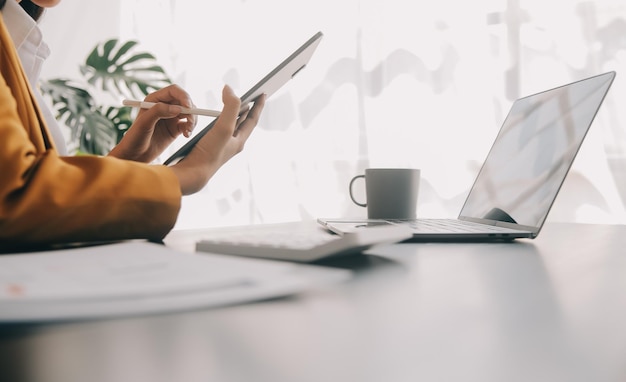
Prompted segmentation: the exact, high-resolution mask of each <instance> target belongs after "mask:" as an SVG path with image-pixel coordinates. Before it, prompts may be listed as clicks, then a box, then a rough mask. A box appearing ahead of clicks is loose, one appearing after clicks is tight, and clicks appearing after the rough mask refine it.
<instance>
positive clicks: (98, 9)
mask: <svg viewBox="0 0 626 382" xmlns="http://www.w3.org/2000/svg"><path fill="white" fill-rule="evenodd" d="M119 15H120V0H106V1H94V0H63V1H61V3H59V5H57V6H56V7H54V8H50V9H48V10H47V11H46V14H45V15H44V17H43V19H42V20H41V29H42V30H43V33H44V36H45V41H46V42H47V43H48V45H50V49H51V50H52V53H51V55H50V58H49V59H48V60H47V61H46V64H45V65H44V68H43V70H42V74H41V78H43V79H48V78H56V77H70V78H77V77H78V76H79V69H78V65H79V64H80V63H82V62H84V60H85V58H86V57H87V55H88V54H89V52H90V51H91V49H92V48H93V47H94V46H95V44H96V43H97V42H100V41H102V40H105V39H109V38H111V37H117V36H118V35H119V30H120V17H119ZM69 25H71V26H72V27H71V28H70V27H68V26H69Z"/></svg>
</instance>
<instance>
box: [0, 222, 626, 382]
mask: <svg viewBox="0 0 626 382" xmlns="http://www.w3.org/2000/svg"><path fill="white" fill-rule="evenodd" d="M199 234H201V233H200V232H195V233H194V232H174V233H172V234H171V235H170V236H169V237H168V238H166V244H167V245H171V246H173V247H176V248H179V249H185V250H191V248H192V246H191V243H193V241H194V240H195V238H196V237H197V235H199ZM324 265H327V266H336V267H346V268H351V269H353V270H355V277H354V279H353V280H351V281H349V282H347V283H344V284H341V285H338V286H333V287H332V288H328V289H320V290H312V291H310V292H307V293H304V294H301V295H298V296H293V297H289V298H281V299H275V300H270V301H263V302H257V303H251V304H244V305H238V306H230V307H224V308H219V309H213V310H199V311H192V312H182V313H178V314H170V315H156V316H150V317H136V318H125V319H118V320H107V321H101V322H97V321H92V322H77V323H64V324H56V325H43V326H22V327H5V328H1V329H0V380H1V381H12V382H17V381H29V382H40V381H41V382H43V381H45V382H57V381H58V382H74V381H80V382H86V381H89V382H99V381H107V382H108V381H115V382H124V381H133V382H138V381H150V382H154V381H177V382H178V381H180V382H183V381H184V382H194V381H220V382H227V381H246V382H249V381H255V382H258V381H268V382H269V381H272V382H282V381H289V382H295V381H307V382H308V381H311V382H313V381H315V382H320V381H341V382H346V381H359V382H369V381H376V382H379V381H385V382H387V381H394V382H395V381H398V382H400V381H464V382H466V381H481V382H484V381H507V382H510V381H551V382H553V381H568V382H571V381H585V382H590V381H593V382H599V381H618V380H621V381H623V380H625V379H626V226H611V225H582V224H548V225H546V227H545V228H544V230H543V232H542V233H541V235H539V237H538V238H537V239H536V240H534V241H530V240H529V241H525V240H523V241H519V242H515V243H493V244H478V243H469V244H468V243H466V244H462V243H457V244H451V243H403V244H395V245H388V246H382V247H378V248H376V249H374V250H371V251H370V252H368V254H367V255H360V256H350V257H346V258H338V259H334V260H332V261H326V262H325V264H324Z"/></svg>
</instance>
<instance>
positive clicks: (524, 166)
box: [459, 72, 615, 228]
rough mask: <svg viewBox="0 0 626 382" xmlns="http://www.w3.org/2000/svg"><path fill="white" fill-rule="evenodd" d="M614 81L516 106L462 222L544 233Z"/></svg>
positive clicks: (596, 81) (608, 76)
mask: <svg viewBox="0 0 626 382" xmlns="http://www.w3.org/2000/svg"><path fill="white" fill-rule="evenodd" d="M614 77H615V73H614V72H609V73H605V74H602V75H599V76H595V77H591V78H588V79H585V80H582V81H578V82H574V83H571V84H569V85H565V86H561V87H558V88H555V89H551V90H548V91H545V92H541V93H538V94H535V95H531V96H528V97H524V98H520V99H518V100H517V101H515V102H514V103H513V106H512V107H511V110H510V112H509V114H508V116H507V118H506V120H505V121H504V124H503V125H502V128H501V129H500V132H499V133H498V136H497V138H496V140H495V142H494V144H493V146H492V148H491V150H490V152H489V154H488V155H487V159H486V160H485V163H484V164H483V167H482V168H481V170H480V172H479V174H478V176H477V178H476V181H475V182H474V185H473V187H472V189H471V191H470V193H469V195H468V197H467V200H466V201H465V204H464V206H463V208H462V210H461V213H460V216H459V217H460V218H461V219H465V218H469V220H477V219H478V220H483V219H487V220H497V221H501V222H508V223H517V224H520V225H523V226H527V227H535V228H538V227H541V226H542V225H543V223H544V221H545V219H546V217H547V216H548V212H549V210H550V207H551V206H552V204H553V202H554V200H555V198H556V196H557V194H558V192H559V189H560V188H561V185H562V184H563V181H564V180H565V176H566V175H567V173H568V171H569V169H570V167H571V165H572V162H573V161H574V158H575V156H576V153H577V152H578V149H579V148H580V146H581V144H582V142H583V139H584V137H585V135H586V133H587V131H588V129H589V127H590V125H591V122H592V121H593V119H594V117H595V115H596V113H597V111H598V109H599V107H600V104H601V103H602V100H603V99H604V97H605V95H606V93H607V91H608V90H609V87H610V86H611V83H612V82H613V78H614Z"/></svg>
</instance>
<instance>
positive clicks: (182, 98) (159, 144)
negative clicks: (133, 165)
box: [109, 85, 197, 163]
mask: <svg viewBox="0 0 626 382" xmlns="http://www.w3.org/2000/svg"><path fill="white" fill-rule="evenodd" d="M145 100H146V101H149V102H155V103H157V104H156V105H155V106H153V107H151V108H150V109H139V113H138V114H137V118H136V119H135V121H134V122H133V124H132V126H131V127H130V128H129V129H128V131H127V132H126V134H125V135H124V137H123V138H122V140H121V141H120V143H119V144H118V145H117V146H115V147H114V148H113V150H111V152H110V153H109V155H111V156H114V157H117V158H121V159H128V160H134V161H138V162H145V163H149V162H152V161H153V160H155V159H156V158H157V157H158V156H159V155H160V154H161V153H162V152H163V150H165V148H167V147H168V146H169V145H170V144H171V143H172V142H173V141H174V140H175V139H176V137H178V136H179V135H180V134H183V135H184V136H186V137H189V136H190V135H191V132H192V130H193V128H194V127H195V125H196V122H197V119H196V116H195V115H189V114H181V111H182V110H181V107H193V102H191V98H190V97H189V94H187V92H185V91H184V90H183V89H182V88H181V87H179V86H177V85H170V86H168V87H165V88H163V89H160V90H157V91H156V92H154V93H151V94H149V95H148V96H147V97H146V98H145Z"/></svg>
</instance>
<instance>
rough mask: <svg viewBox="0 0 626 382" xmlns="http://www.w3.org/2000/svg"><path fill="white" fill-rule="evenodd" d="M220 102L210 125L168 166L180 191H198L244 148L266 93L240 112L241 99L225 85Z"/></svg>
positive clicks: (256, 121)
mask: <svg viewBox="0 0 626 382" xmlns="http://www.w3.org/2000/svg"><path fill="white" fill-rule="evenodd" d="M222 102H223V103H224V108H223V109H222V112H221V114H220V116H219V117H218V119H217V121H216V122H215V125H214V126H213V128H212V129H211V130H209V132H207V133H206V134H205V135H204V136H203V137H202V139H200V140H199V141H198V143H196V145H195V146H194V148H193V150H191V152H190V153H189V154H188V155H187V156H186V157H185V158H184V159H183V160H181V161H180V162H178V163H176V164H175V165H173V166H171V169H172V170H173V171H174V173H175V174H176V176H177V177H178V181H179V183H180V189H181V192H182V194H183V195H189V194H193V193H195V192H198V191H200V190H201V189H202V188H203V187H204V186H205V185H206V184H207V183H208V181H209V179H211V177H212V176H213V175H215V173H216V172H217V170H218V169H219V168H220V167H222V165H223V164H224V163H226V162H228V161H229V160H230V159H231V158H232V157H233V156H235V155H236V154H238V153H240V152H241V151H242V150H243V148H244V145H245V143H246V141H247V140H248V137H249V136H250V134H252V131H253V130H254V128H255V126H256V125H257V123H258V121H259V117H260V115H261V111H262V110H263V106H264V105H265V95H261V96H260V97H259V98H257V99H256V101H255V102H254V106H253V107H252V109H250V110H249V111H248V112H245V113H244V114H242V115H241V116H239V112H240V108H241V100H240V99H239V97H237V96H236V95H235V93H234V92H233V90H232V89H231V88H230V87H229V86H228V85H226V86H224V89H223V90H222Z"/></svg>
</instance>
